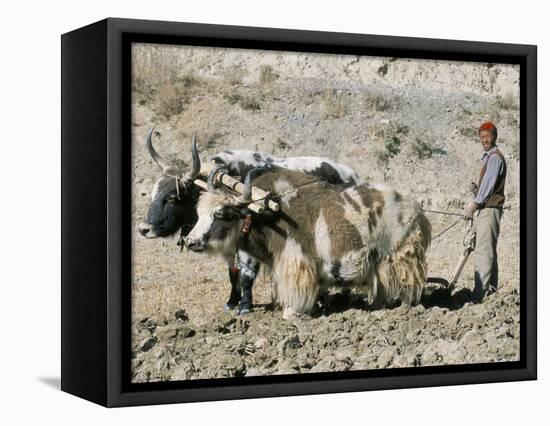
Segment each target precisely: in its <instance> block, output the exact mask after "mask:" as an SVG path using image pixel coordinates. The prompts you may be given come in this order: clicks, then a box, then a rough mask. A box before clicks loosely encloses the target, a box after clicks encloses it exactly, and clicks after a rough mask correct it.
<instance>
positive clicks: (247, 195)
mask: <svg viewBox="0 0 550 426" xmlns="http://www.w3.org/2000/svg"><path fill="white" fill-rule="evenodd" d="M263 170H265V169H264V168H263V167H256V168H255V169H251V170H249V171H248V173H247V174H246V178H245V179H244V188H243V193H242V195H241V197H240V198H239V200H240V201H241V203H250V202H251V201H252V178H253V177H254V175H257V174H258V173H259V172H261V171H263Z"/></svg>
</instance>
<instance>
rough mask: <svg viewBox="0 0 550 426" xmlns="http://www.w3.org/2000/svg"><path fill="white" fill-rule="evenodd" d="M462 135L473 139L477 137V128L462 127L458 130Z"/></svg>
mask: <svg viewBox="0 0 550 426" xmlns="http://www.w3.org/2000/svg"><path fill="white" fill-rule="evenodd" d="M458 133H460V134H461V135H462V136H464V137H465V138H469V139H475V138H477V130H476V129H474V128H473V127H463V128H462V129H460V130H459V131H458Z"/></svg>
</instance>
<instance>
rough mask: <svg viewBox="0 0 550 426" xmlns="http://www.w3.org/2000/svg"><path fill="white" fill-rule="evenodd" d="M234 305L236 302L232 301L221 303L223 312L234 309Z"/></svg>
mask: <svg viewBox="0 0 550 426" xmlns="http://www.w3.org/2000/svg"><path fill="white" fill-rule="evenodd" d="M236 307H237V303H235V304H233V303H226V304H225V305H223V310H224V311H225V312H229V311H232V310H234V309H235V308H236Z"/></svg>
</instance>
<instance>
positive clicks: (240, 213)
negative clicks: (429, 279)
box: [185, 168, 431, 318]
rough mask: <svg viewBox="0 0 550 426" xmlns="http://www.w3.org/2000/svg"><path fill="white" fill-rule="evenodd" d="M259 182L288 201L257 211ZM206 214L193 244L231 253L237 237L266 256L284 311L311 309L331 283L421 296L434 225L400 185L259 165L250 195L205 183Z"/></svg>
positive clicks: (388, 297)
mask: <svg viewBox="0 0 550 426" xmlns="http://www.w3.org/2000/svg"><path fill="white" fill-rule="evenodd" d="M215 172H217V170H213V173H215ZM251 185H254V186H255V187H258V188H261V189H263V190H265V191H269V192H270V193H271V194H274V197H273V199H277V194H279V197H278V198H279V202H280V210H279V211H277V212H275V211H270V210H266V211H265V212H263V213H260V214H256V213H254V212H253V211H251V210H250V209H249V208H248V207H247V206H248V205H249V204H250V203H251V202H252V201H254V200H251V198H250V195H251ZM212 186H213V182H211V176H209V187H212ZM197 214H198V221H197V223H196V225H195V226H194V228H193V229H192V230H191V232H190V233H189V234H188V235H187V237H186V239H185V245H186V247H187V248H188V249H189V250H192V251H195V252H201V251H206V252H209V253H213V254H220V255H222V256H223V257H227V256H230V255H231V253H232V251H233V250H234V248H235V247H236V246H237V247H239V249H240V250H244V251H246V252H247V253H249V254H250V255H251V256H253V257H254V258H255V259H257V260H259V261H260V262H262V263H263V264H265V265H266V266H267V267H268V268H269V269H270V271H271V274H272V277H273V280H274V281H275V284H276V299H277V301H278V302H279V304H280V305H281V306H282V308H283V317H284V318H290V317H292V316H293V315H295V314H303V313H309V312H311V311H312V309H313V307H314V305H315V304H316V301H317V298H318V296H319V294H320V293H321V292H322V291H326V290H327V289H328V288H330V287H338V288H347V289H351V288H356V289H358V290H359V291H360V292H363V293H364V294H366V295H367V297H368V299H369V301H371V302H372V301H373V300H375V299H379V300H381V301H384V302H387V303H393V302H396V301H401V302H403V303H405V304H416V303H418V302H419V301H420V297H421V295H422V289H423V286H424V283H425V281H426V256H425V254H426V250H427V248H428V246H429V244H430V241H431V225H430V222H429V221H428V219H427V218H426V216H425V215H424V213H423V211H422V209H421V208H420V206H419V205H418V204H417V203H416V202H415V201H413V200H412V199H410V198H408V197H406V196H404V195H402V194H400V193H399V192H397V191H396V190H394V189H393V188H389V187H384V186H377V185H372V184H369V183H362V184H358V185H347V186H344V185H334V184H330V183H327V182H322V181H315V182H311V179H310V178H309V176H308V175H306V174H304V173H301V172H297V171H290V170H285V169H280V168H272V169H265V170H252V171H250V172H249V173H248V174H247V176H246V180H245V191H244V193H243V194H242V196H240V197H236V196H235V195H232V194H229V193H228V192H227V191H224V190H222V189H215V190H211V191H208V192H204V193H202V194H201V196H200V198H199V201H198V205H197ZM246 222H248V223H247V224H246ZM245 224H246V225H245ZM245 231H246V232H245Z"/></svg>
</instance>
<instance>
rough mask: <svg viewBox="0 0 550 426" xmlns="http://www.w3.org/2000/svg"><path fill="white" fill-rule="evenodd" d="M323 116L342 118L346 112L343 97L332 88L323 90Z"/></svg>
mask: <svg viewBox="0 0 550 426" xmlns="http://www.w3.org/2000/svg"><path fill="white" fill-rule="evenodd" d="M323 105H324V113H323V118H342V117H343V116H344V115H345V114H346V103H345V99H344V97H343V96H342V95H341V94H339V93H338V92H337V91H336V90H334V89H327V90H325V91H324V92H323Z"/></svg>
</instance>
